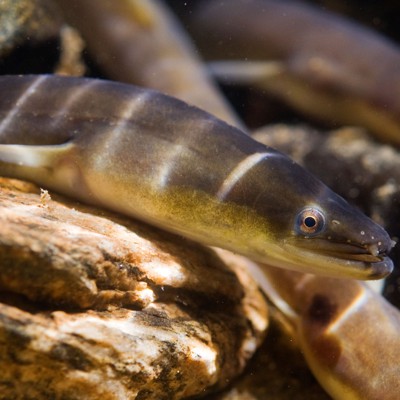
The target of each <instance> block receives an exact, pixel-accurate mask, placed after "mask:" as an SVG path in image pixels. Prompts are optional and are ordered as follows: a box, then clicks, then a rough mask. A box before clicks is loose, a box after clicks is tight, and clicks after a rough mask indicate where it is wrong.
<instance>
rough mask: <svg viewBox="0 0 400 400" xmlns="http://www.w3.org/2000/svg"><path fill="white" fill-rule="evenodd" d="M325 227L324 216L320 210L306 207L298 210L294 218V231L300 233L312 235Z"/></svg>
mask: <svg viewBox="0 0 400 400" xmlns="http://www.w3.org/2000/svg"><path fill="white" fill-rule="evenodd" d="M324 227H325V218H324V215H323V214H322V212H321V211H320V210H318V209H317V208H313V207H307V208H305V209H303V210H302V211H300V213H299V214H298V216H297V220H296V231H297V233H300V234H302V235H306V236H312V235H316V234H318V233H320V232H321V231H322V230H323V229H324Z"/></svg>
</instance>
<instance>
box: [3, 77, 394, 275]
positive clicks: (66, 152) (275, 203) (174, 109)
mask: <svg viewBox="0 0 400 400" xmlns="http://www.w3.org/2000/svg"><path fill="white" fill-rule="evenodd" d="M0 90H1V93H2V96H1V98H0V121H1V123H0V143H1V145H0V175H2V176H6V177H11V178H19V179H25V180H29V181H32V182H34V183H36V184H38V185H40V186H43V187H45V188H47V189H50V190H54V191H56V192H59V193H61V194H64V195H67V196H70V197H73V198H75V199H77V200H79V201H82V202H86V203H89V204H93V205H97V206H100V207H104V208H107V209H110V210H113V211H116V212H119V213H122V214H124V215H127V216H129V217H134V218H137V219H140V220H142V221H144V222H147V223H150V224H153V225H155V226H157V227H160V228H162V229H165V230H168V231H171V232H173V233H176V234H179V235H183V236H184V237H187V238H189V239H192V240H195V241H198V242H200V243H203V244H205V245H209V246H215V247H221V248H225V249H228V250H231V251H234V252H237V253H239V254H242V255H244V256H246V257H248V258H250V259H252V260H254V261H257V262H261V263H268V264H269V265H273V266H276V267H281V268H287V269H291V270H297V271H302V272H311V273H316V274H321V275H326V276H333V277H344V278H356V279H378V278H382V277H384V276H386V275H388V274H389V273H390V272H391V271H392V269H393V263H392V261H391V260H390V258H389V257H388V253H389V251H390V250H391V248H392V247H393V244H394V242H393V241H392V240H391V238H390V237H389V235H388V234H387V233H386V232H385V230H384V229H383V228H382V227H380V226H379V225H378V224H376V223H375V222H373V221H372V220H371V219H369V218H368V217H367V216H365V215H364V214H363V213H362V212H361V211H359V210H358V209H356V208H354V207H353V206H351V205H349V204H348V203H347V202H346V201H345V200H344V199H343V198H341V197H340V196H339V195H337V194H335V193H334V192H333V191H331V190H330V189H329V188H328V187H327V186H325V185H324V184H323V183H322V182H320V181H319V180H318V179H317V178H316V177H314V176H313V175H311V174H310V173H308V172H307V171H306V170H304V169H303V168H302V167H300V166H299V165H298V164H296V163H295V162H294V161H292V160H291V159H290V158H288V157H287V156H285V155H283V154H281V153H279V152H278V151H276V150H274V149H272V148H269V147H267V146H265V145H262V144H261V143H258V142H256V141H255V140H253V139H251V138H250V137H249V136H248V135H246V134H245V133H243V132H242V131H241V130H239V129H237V128H234V127H232V126H230V125H228V124H227V123H225V122H223V121H221V120H219V119H217V118H216V117H214V116H212V115H211V114H208V113H207V112H205V111H202V110H200V109H198V108H196V107H193V106H190V105H188V104H186V103H184V102H183V101H181V100H178V99H175V98H172V97H169V96H167V95H164V94H161V93H159V92H156V91H153V90H150V89H143V88H138V87H135V86H131V85H127V84H122V83H117V82H109V81H104V80H99V79H90V78H72V77H60V76H51V75H37V76H35V75H25V76H1V77H0Z"/></svg>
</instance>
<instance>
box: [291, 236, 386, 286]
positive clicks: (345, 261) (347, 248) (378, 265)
mask: <svg viewBox="0 0 400 400" xmlns="http://www.w3.org/2000/svg"><path fill="white" fill-rule="evenodd" d="M393 245H394V242H391V243H390V245H389V246H387V245H386V246H385V245H382V243H381V242H376V243H369V244H354V243H349V242H346V243H341V242H334V241H331V240H325V239H320V238H307V239H305V240H304V239H303V240H293V241H292V240H288V241H286V242H285V243H284V245H283V248H285V250H286V251H287V253H288V255H290V256H291V257H290V258H293V257H294V255H295V253H297V254H296V259H297V260H299V261H300V257H301V258H302V262H303V264H304V265H305V266H306V267H305V269H307V271H306V270H305V269H304V271H303V272H312V273H316V274H319V275H325V276H330V277H336V278H352V279H360V280H374V279H382V278H384V277H386V276H387V275H389V274H390V273H391V272H392V271H393V268H394V265H393V262H392V260H391V259H390V258H389V257H388V256H387V253H388V252H389V251H390V249H391V248H392V247H393ZM288 261H289V258H288ZM289 262H290V261H289ZM288 268H291V267H290V266H289V267H288ZM291 269H296V270H298V271H301V269H299V268H291Z"/></svg>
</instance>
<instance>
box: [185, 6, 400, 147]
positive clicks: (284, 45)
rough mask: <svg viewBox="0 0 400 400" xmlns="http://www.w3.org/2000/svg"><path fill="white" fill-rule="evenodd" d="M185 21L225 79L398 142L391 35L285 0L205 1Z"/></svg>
mask: <svg viewBox="0 0 400 400" xmlns="http://www.w3.org/2000/svg"><path fill="white" fill-rule="evenodd" d="M221 21H223V23H221ZM188 26H189V27H192V29H193V32H192V33H193V34H194V40H195V42H196V44H197V45H198V46H199V47H200V49H202V50H203V54H204V55H205V56H206V57H208V58H209V59H210V60H214V61H218V62H217V63H214V64H213V67H212V70H213V71H214V72H215V73H216V74H217V76H218V77H219V78H220V79H222V80H223V81H225V82H231V83H232V82H237V83H242V84H253V85H256V86H259V87H261V88H262V89H263V90H266V91H268V92H270V93H272V94H273V95H275V96H277V97H279V98H281V99H282V100H284V101H286V102H287V103H288V104H290V105H292V106H293V107H294V108H296V109H298V110H299V111H302V112H303V113H305V114H307V115H311V116H314V117H316V118H318V119H320V120H321V121H324V122H325V123H329V124H333V125H334V126H338V125H343V124H344V125H356V126H363V127H365V128H367V129H368V130H369V131H370V132H371V133H372V134H375V135H376V137H378V138H379V139H380V140H382V141H389V142H392V143H394V144H396V145H399V144H400V121H399V110H400V101H399V98H400V97H399V91H400V85H399V83H398V82H399V79H398V76H399V74H400V67H399V66H400V48H399V46H398V45H397V44H396V43H394V42H392V41H391V40H390V39H388V38H385V37H384V36H382V35H379V34H378V33H376V32H374V31H372V30H370V29H367V28H364V27H362V26H361V25H360V24H357V23H354V22H352V21H350V20H347V19H346V18H343V17H340V16H337V15H335V14H334V13H331V12H326V11H324V10H322V9H321V7H320V8H318V7H315V6H312V5H310V4H307V3H303V2H301V1H290V0H289V1H285V0H231V1H229V2H222V1H210V0H208V1H203V2H201V4H200V5H199V7H198V10H197V11H195V12H194V14H193V18H192V19H191V23H190V24H188ZM243 60H245V61H243Z"/></svg>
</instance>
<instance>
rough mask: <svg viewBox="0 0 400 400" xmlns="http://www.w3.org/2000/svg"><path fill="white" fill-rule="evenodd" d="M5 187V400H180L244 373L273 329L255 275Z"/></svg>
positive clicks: (1, 241)
mask: <svg viewBox="0 0 400 400" xmlns="http://www.w3.org/2000/svg"><path fill="white" fill-rule="evenodd" d="M0 183H1V190H0V226H1V228H0V260H1V264H0V271H1V274H0V289H1V290H0V293H1V303H0V377H1V378H0V398H1V399H10V398H21V399H22V398H23V399H27V398H35V399H45V398H49V397H53V396H55V398H68V399H80V398H85V399H98V398H103V399H130V398H132V399H133V398H138V399H140V398H146V399H174V398H181V397H186V396H191V395H196V394H199V393H203V392H206V391H208V390H209V389H210V388H211V387H213V388H220V387H223V386H226V384H227V383H229V382H230V380H231V379H233V378H234V377H235V376H236V375H238V373H240V372H241V371H242V370H243V368H244V366H245V364H246V360H247V359H248V358H249V357H250V356H251V355H252V354H253V352H254V351H255V349H256V348H257V345H258V344H259V342H260V340H261V339H262V337H263V335H264V332H265V329H266V326H267V319H266V318H267V309H266V304H265V302H264V299H263V297H262V295H261V294H260V292H259V291H258V289H257V288H256V286H255V283H254V282H253V281H252V280H251V278H250V277H249V276H248V275H246V273H245V270H238V273H237V274H236V273H235V272H234V270H233V269H231V268H229V267H228V266H227V265H226V264H225V263H224V262H223V261H222V260H221V259H220V258H219V257H218V256H217V255H216V254H215V253H213V252H212V251H211V250H207V249H204V248H203V247H201V246H198V245H195V244H193V243H191V242H189V241H186V240H184V239H182V238H178V237H176V236H173V235H169V234H166V233H164V232H160V231H158V230H156V229H154V228H151V227H148V226H146V225H143V224H140V223H137V222H135V221H130V220H129V221H128V220H126V219H125V218H123V217H120V216H116V215H114V214H112V213H108V212H103V211H101V210H96V209H92V208H89V207H85V206H81V205H79V204H77V203H72V202H70V201H68V200H66V199H62V198H61V197H57V200H54V199H51V198H50V196H49V194H48V193H46V192H45V191H43V192H42V195H41V196H40V192H39V189H38V188H37V187H35V186H33V185H30V184H25V183H23V182H20V181H13V180H6V179H1V182H0ZM51 196H53V194H51ZM53 197H54V198H56V196H53ZM230 264H231V267H232V268H233V267H234V265H233V264H234V263H232V262H230ZM237 268H239V267H237ZM240 280H242V281H243V283H245V284H241V282H240Z"/></svg>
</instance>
